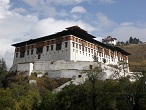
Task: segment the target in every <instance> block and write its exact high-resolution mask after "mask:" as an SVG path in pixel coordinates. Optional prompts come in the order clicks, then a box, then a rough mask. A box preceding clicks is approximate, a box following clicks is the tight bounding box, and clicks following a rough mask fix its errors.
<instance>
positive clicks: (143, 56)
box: [119, 43, 146, 71]
mask: <svg viewBox="0 0 146 110" xmlns="http://www.w3.org/2000/svg"><path fill="white" fill-rule="evenodd" d="M119 47H120V48H122V49H124V50H125V51H127V52H129V53H130V54H131V55H130V56H129V66H130V71H141V70H142V69H144V68H143V67H145V68H146V44H144V43H142V44H130V45H126V46H119ZM144 65H145V66H144Z"/></svg>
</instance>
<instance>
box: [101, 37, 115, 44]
mask: <svg viewBox="0 0 146 110" xmlns="http://www.w3.org/2000/svg"><path fill="white" fill-rule="evenodd" d="M102 43H104V44H107V45H116V44H117V39H116V38H113V37H112V36H108V37H107V38H105V39H102Z"/></svg>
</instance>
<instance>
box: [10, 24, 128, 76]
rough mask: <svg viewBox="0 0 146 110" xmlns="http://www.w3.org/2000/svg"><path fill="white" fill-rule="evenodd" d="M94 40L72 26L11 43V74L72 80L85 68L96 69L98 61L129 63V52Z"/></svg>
mask: <svg viewBox="0 0 146 110" xmlns="http://www.w3.org/2000/svg"><path fill="white" fill-rule="evenodd" d="M94 38H95V37H94V36H93V35H91V34H89V33H88V32H87V31H85V30H83V29H81V28H80V27H78V26H73V27H69V28H66V29H65V30H63V31H61V32H58V33H56V34H52V35H48V36H44V37H40V38H36V39H30V40H28V41H24V42H20V43H16V44H13V45H12V46H14V47H15V53H14V60H13V66H12V68H11V69H10V71H13V72H15V71H17V72H26V73H27V74H28V75H31V73H33V72H41V73H43V74H45V75H48V76H50V77H72V76H76V75H79V74H80V72H81V71H82V70H84V69H86V70H87V69H90V68H92V66H96V64H97V62H100V63H104V64H117V63H118V62H119V61H124V62H126V63H128V55H130V54H129V53H127V52H126V51H124V50H123V49H121V48H119V47H115V46H109V45H106V44H104V43H101V42H99V41H97V40H95V39H94ZM95 60H96V62H95Z"/></svg>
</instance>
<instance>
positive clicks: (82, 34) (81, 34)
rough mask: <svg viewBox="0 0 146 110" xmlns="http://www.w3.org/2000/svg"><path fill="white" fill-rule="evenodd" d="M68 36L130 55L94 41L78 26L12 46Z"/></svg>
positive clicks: (117, 48)
mask: <svg viewBox="0 0 146 110" xmlns="http://www.w3.org/2000/svg"><path fill="white" fill-rule="evenodd" d="M66 35H74V36H77V37H79V38H81V39H84V40H86V41H89V42H91V43H94V44H97V45H100V46H103V47H105V48H109V49H111V50H113V51H120V52H121V53H123V54H125V55H130V54H129V53H128V52H126V51H125V50H123V49H121V48H119V47H115V46H109V45H106V44H104V43H101V42H99V41H97V40H95V39H94V38H96V37H95V36H93V35H91V34H88V32H87V31H85V30H83V29H81V28H80V27H78V26H72V27H68V28H66V30H63V31H61V32H58V33H56V34H52V35H48V36H44V37H40V38H36V39H30V40H28V41H24V42H20V43H16V44H12V46H15V47H20V46H24V45H29V44H33V43H36V42H41V41H46V40H49V39H53V38H58V37H62V36H66Z"/></svg>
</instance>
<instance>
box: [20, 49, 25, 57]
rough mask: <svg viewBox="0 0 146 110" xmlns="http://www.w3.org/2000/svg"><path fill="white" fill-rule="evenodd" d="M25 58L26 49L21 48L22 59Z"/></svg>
mask: <svg viewBox="0 0 146 110" xmlns="http://www.w3.org/2000/svg"><path fill="white" fill-rule="evenodd" d="M24 56H25V47H24V46H23V47H21V48H20V58H23V57H24Z"/></svg>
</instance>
